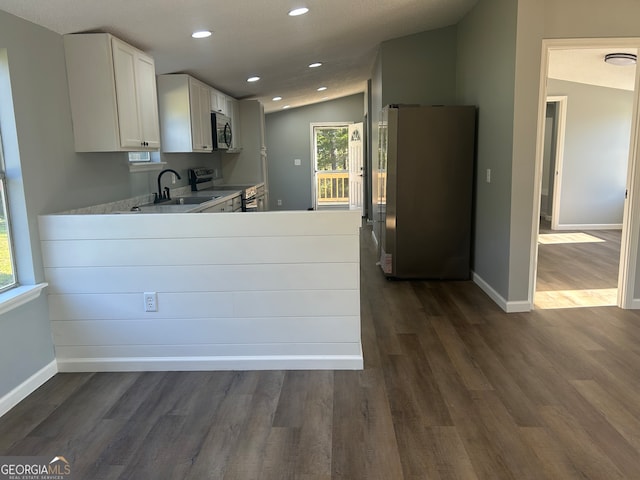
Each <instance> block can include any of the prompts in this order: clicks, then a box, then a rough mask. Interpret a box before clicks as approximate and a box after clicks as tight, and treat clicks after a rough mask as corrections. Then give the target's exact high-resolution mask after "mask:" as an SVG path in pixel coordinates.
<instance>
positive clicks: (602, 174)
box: [547, 79, 633, 225]
mask: <svg viewBox="0 0 640 480" xmlns="http://www.w3.org/2000/svg"><path fill="white" fill-rule="evenodd" d="M547 94H548V95H566V96H567V97H568V98H567V122H566V132H565V142H564V155H563V169H562V185H561V190H560V192H561V198H560V204H559V206H560V211H559V218H558V223H560V224H561V225H575V224H578V225H588V224H604V225H607V224H608V225H611V224H621V223H622V215H623V212H624V191H625V188H626V181H627V165H628V163H629V162H628V155H629V140H630V135H631V115H632V112H633V92H630V91H627V90H618V89H613V88H604V87H597V86H594V85H586V84H580V83H574V82H566V81H562V80H554V79H549V81H548V85H547Z"/></svg>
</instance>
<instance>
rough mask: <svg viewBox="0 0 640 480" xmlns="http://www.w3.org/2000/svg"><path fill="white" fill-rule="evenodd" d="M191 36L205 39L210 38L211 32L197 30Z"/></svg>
mask: <svg viewBox="0 0 640 480" xmlns="http://www.w3.org/2000/svg"><path fill="white" fill-rule="evenodd" d="M191 36H192V37H193V38H207V37H210V36H211V32H210V31H209V30H198V31H197V32H193V33H192V34H191Z"/></svg>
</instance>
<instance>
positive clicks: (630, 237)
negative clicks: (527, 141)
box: [529, 37, 640, 309]
mask: <svg viewBox="0 0 640 480" xmlns="http://www.w3.org/2000/svg"><path fill="white" fill-rule="evenodd" d="M622 47H629V48H637V49H638V50H639V51H640V37H638V38H629V37H625V38H581V39H580V38H579V39H575V38H574V39H545V40H543V41H542V52H541V62H540V63H541V66H540V88H539V92H538V127H537V138H536V157H535V180H534V188H533V190H534V192H533V193H534V204H533V205H534V208H533V218H532V229H531V231H532V233H533V235H532V236H531V246H530V249H531V250H530V268H529V272H530V276H529V305H530V306H531V308H533V306H534V295H535V291H536V276H537V268H538V235H539V233H540V195H541V189H542V162H543V155H544V123H545V117H546V104H547V74H548V69H549V53H550V51H551V50H555V49H569V48H572V49H578V48H612V49H615V48H622ZM639 93H640V66H637V67H636V78H635V90H634V97H633V114H632V121H631V122H632V123H631V136H630V143H629V161H628V169H627V186H626V188H627V201H626V202H625V205H624V214H623V221H622V239H621V246H620V268H619V274H618V299H617V304H618V307H620V308H636V309H638V308H640V299H638V300H634V298H633V292H634V291H635V283H636V282H635V280H636V271H637V268H636V264H637V259H638V240H639V237H640V232H639V230H640V175H638V170H639V169H640V165H638V163H639V161H640V145H639V141H638V140H639V132H638V129H639V128H640V118H639V113H640V105H639V102H640V95H639ZM636 192H637V193H636Z"/></svg>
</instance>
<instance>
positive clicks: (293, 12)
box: [289, 7, 309, 17]
mask: <svg viewBox="0 0 640 480" xmlns="http://www.w3.org/2000/svg"><path fill="white" fill-rule="evenodd" d="M308 11H309V9H308V8H307V7H300V8H294V9H293V10H291V11H290V12H289V16H290V17H297V16H298V15H304V14H305V13H307V12H308Z"/></svg>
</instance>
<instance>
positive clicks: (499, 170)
mask: <svg viewBox="0 0 640 480" xmlns="http://www.w3.org/2000/svg"><path fill="white" fill-rule="evenodd" d="M516 10H517V5H516V3H515V2H513V1H512V0H480V2H479V3H478V5H477V6H476V7H475V8H474V9H473V10H472V11H471V12H470V13H469V14H468V15H467V16H466V17H465V18H464V19H463V20H462V21H461V22H460V23H459V24H458V70H457V90H458V101H459V102H460V103H463V104H469V105H476V106H477V107H478V139H477V170H478V175H477V178H476V197H475V224H474V229H475V232H474V238H473V245H474V247H473V250H474V254H473V256H474V261H473V271H474V273H475V274H476V275H478V276H479V277H480V278H481V279H482V280H483V281H484V282H486V283H487V284H489V285H490V286H491V288H493V289H494V290H495V291H496V292H497V293H498V294H500V295H501V296H502V297H503V298H505V299H506V298H508V295H509V249H510V215H511V208H510V207H511V176H512V171H511V163H512V147H513V109H514V103H513V97H514V82H515V73H514V72H515V61H516V59H515V38H516ZM487 169H491V183H486V181H485V178H486V175H485V173H486V170H487Z"/></svg>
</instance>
